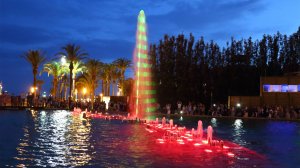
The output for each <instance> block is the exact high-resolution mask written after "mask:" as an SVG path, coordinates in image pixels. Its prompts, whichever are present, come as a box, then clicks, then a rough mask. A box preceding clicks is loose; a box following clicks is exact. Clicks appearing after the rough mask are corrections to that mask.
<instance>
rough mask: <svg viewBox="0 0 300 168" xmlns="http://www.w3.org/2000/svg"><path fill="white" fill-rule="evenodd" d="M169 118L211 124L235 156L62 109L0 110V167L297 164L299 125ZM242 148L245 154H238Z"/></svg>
mask: <svg viewBox="0 0 300 168" xmlns="http://www.w3.org/2000/svg"><path fill="white" fill-rule="evenodd" d="M159 117H160V118H161V117H162V116H159ZM155 118H156V116H153V119H155ZM166 118H167V119H168V117H166ZM172 119H173V120H174V124H179V125H181V124H182V125H185V126H187V127H188V128H189V129H192V128H197V126H198V120H199V119H201V120H202V122H203V128H204V132H205V131H206V130H205V129H206V128H207V126H208V125H211V126H212V127H213V131H214V134H213V138H215V137H216V138H220V139H222V140H225V141H231V142H234V143H235V144H237V145H238V146H236V147H235V148H234V149H233V152H234V153H235V156H234V157H227V156H226V157H225V156H224V155H221V154H218V153H215V152H214V151H215V149H213V148H208V149H204V148H196V147H187V146H182V145H180V144H170V143H166V144H158V143H157V138H159V137H156V136H155V134H152V133H149V132H148V131H145V127H144V126H143V125H141V124H128V123H125V122H122V121H121V120H110V121H109V120H103V119H97V118H95V119H91V120H81V119H80V117H79V116H74V115H72V114H71V113H70V112H67V111H39V112H30V111H27V112H25V111H1V112H0V123H1V124H0V134H1V136H0V151H1V152H0V167H3V166H12V167H15V166H19V167H22V166H26V167H28V166H42V165H43V166H58V167H64V166H65V167H70V166H82V167H93V166H98V167H173V166H176V167H195V166H197V167H295V166H296V165H299V164H300V160H299V155H298V154H299V153H300V123H299V122H285V121H268V120H241V119H226V118H223V119H221V118H197V117H183V118H181V119H180V117H178V118H177V117H172ZM204 139H205V136H204ZM243 147H246V148H247V149H249V152H246V153H245V152H244V153H239V152H240V151H242V150H241V148H243ZM260 156H261V157H260Z"/></svg>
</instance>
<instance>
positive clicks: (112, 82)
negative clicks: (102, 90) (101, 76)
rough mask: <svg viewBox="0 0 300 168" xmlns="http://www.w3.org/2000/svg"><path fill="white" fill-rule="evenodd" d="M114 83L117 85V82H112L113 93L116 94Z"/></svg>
mask: <svg viewBox="0 0 300 168" xmlns="http://www.w3.org/2000/svg"><path fill="white" fill-rule="evenodd" d="M114 85H115V82H114V81H113V82H112V90H113V91H112V95H113V96H114V95H115V87H114Z"/></svg>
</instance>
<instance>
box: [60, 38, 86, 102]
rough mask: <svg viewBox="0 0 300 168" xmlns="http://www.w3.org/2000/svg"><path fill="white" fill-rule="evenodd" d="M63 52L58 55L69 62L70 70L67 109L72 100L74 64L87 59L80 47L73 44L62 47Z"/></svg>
mask: <svg viewBox="0 0 300 168" xmlns="http://www.w3.org/2000/svg"><path fill="white" fill-rule="evenodd" d="M62 50H63V52H60V53H59V54H60V55H64V56H66V57H67V60H68V61H69V63H70V65H69V70H70V90H69V91H70V92H69V96H70V99H69V107H70V103H71V99H72V91H73V69H74V63H75V62H76V61H80V60H83V59H85V58H86V57H87V55H88V54H87V53H85V52H83V51H82V50H81V48H80V46H76V45H75V44H67V45H66V46H64V47H62Z"/></svg>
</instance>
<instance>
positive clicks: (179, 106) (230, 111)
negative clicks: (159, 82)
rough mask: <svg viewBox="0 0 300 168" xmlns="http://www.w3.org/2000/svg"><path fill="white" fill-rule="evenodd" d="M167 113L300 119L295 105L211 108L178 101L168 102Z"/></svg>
mask: <svg viewBox="0 0 300 168" xmlns="http://www.w3.org/2000/svg"><path fill="white" fill-rule="evenodd" d="M160 111H161V112H162V113H165V114H183V115H208V116H220V117H222V116H231V117H245V118H248V117H254V118H269V119H287V120H290V119H300V108H295V107H293V106H290V107H283V106H267V105H265V106H258V107H251V108H249V107H247V106H245V107H243V106H240V105H238V106H232V107H229V108H228V106H227V105H225V104H212V105H211V106H210V107H209V108H206V106H205V105H204V104H203V103H191V102H189V103H187V104H183V103H182V102H181V101H177V103H176V104H175V105H173V107H172V105H171V104H166V106H165V107H164V108H162V109H161V110H160Z"/></svg>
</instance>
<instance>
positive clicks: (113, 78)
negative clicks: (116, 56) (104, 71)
mask: <svg viewBox="0 0 300 168" xmlns="http://www.w3.org/2000/svg"><path fill="white" fill-rule="evenodd" d="M120 76H121V73H120V70H119V69H118V68H117V66H115V65H112V69H111V82H112V95H113V96H115V90H116V86H117V81H118V79H120ZM119 81H120V80H119Z"/></svg>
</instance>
